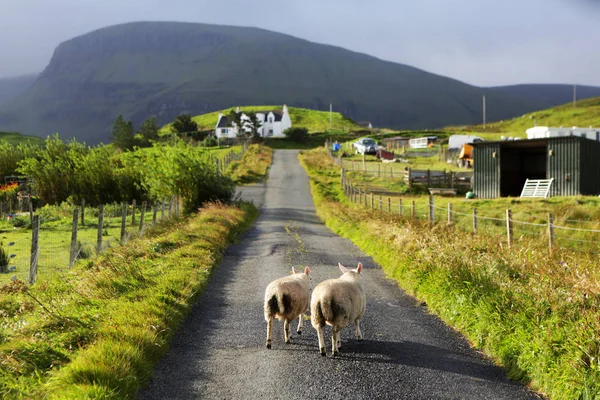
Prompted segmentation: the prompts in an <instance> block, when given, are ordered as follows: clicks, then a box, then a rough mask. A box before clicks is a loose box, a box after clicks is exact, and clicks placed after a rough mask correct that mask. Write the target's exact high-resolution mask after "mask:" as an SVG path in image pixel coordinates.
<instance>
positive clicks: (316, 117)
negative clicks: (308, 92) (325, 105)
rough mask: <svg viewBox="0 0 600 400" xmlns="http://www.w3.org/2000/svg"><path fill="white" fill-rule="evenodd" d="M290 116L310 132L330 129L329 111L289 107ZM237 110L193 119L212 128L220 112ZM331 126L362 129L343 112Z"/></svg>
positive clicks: (166, 129) (202, 126)
mask: <svg viewBox="0 0 600 400" xmlns="http://www.w3.org/2000/svg"><path fill="white" fill-rule="evenodd" d="M240 109H241V110H242V111H243V112H250V111H254V112H258V111H266V110H281V109H282V107H281V106H245V107H240ZM288 109H289V112H290V117H291V119H292V126H294V127H304V128H306V129H308V130H309V132H323V131H326V130H329V127H330V124H329V112H327V111H316V110H309V109H306V108H298V107H288ZM232 110H235V107H234V108H230V109H226V110H221V111H215V112H212V113H208V114H202V115H197V116H195V117H193V118H192V119H193V120H194V121H195V122H196V123H197V124H198V129H199V130H210V129H214V128H215V126H216V125H217V121H218V119H219V113H221V112H222V113H223V114H224V115H227V114H229V112H230V111H232ZM331 117H332V118H331V122H332V124H331V128H332V129H334V130H344V131H348V130H351V129H360V126H358V125H356V124H355V123H354V121H352V120H350V119H348V118H346V117H344V116H343V115H342V114H340V113H337V112H334V113H332V116H331ZM170 127H171V124H167V125H165V126H163V127H162V128H161V129H160V132H161V133H166V132H169V131H170Z"/></svg>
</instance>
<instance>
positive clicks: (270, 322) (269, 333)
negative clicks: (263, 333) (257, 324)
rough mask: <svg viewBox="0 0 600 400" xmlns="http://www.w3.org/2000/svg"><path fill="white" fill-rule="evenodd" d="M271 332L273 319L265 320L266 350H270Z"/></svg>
mask: <svg viewBox="0 0 600 400" xmlns="http://www.w3.org/2000/svg"><path fill="white" fill-rule="evenodd" d="M272 330H273V318H269V319H268V320H267V349H270V348H271V331H272Z"/></svg>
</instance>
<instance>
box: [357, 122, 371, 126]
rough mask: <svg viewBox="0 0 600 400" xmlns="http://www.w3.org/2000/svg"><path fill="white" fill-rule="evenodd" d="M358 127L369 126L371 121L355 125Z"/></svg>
mask: <svg viewBox="0 0 600 400" xmlns="http://www.w3.org/2000/svg"><path fill="white" fill-rule="evenodd" d="M356 124H357V125H359V126H369V125H371V121H361V122H357V123H356Z"/></svg>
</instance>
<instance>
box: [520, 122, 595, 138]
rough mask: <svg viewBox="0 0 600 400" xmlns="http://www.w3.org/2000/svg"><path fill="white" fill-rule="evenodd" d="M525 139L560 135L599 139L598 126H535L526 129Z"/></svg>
mask: <svg viewBox="0 0 600 400" xmlns="http://www.w3.org/2000/svg"><path fill="white" fill-rule="evenodd" d="M526 132H527V139H540V138H553V137H561V136H579V137H582V138H587V139H592V140H597V141H600V128H592V127H591V126H590V127H589V128H578V127H576V126H574V127H572V128H564V127H562V126H561V127H560V128H550V127H547V126H536V127H533V128H529V129H527V131H526Z"/></svg>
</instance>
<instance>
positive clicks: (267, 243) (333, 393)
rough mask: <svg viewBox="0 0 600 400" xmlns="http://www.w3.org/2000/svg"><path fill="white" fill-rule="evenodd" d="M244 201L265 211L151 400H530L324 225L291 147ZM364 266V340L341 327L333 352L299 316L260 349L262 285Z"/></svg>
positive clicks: (165, 363) (190, 324)
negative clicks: (288, 337) (293, 273)
mask: <svg viewBox="0 0 600 400" xmlns="http://www.w3.org/2000/svg"><path fill="white" fill-rule="evenodd" d="M243 196H244V198H246V199H251V200H252V201H254V203H255V204H256V205H257V206H259V207H260V209H261V215H260V217H259V218H258V220H257V222H256V224H255V225H254V226H253V227H252V228H251V229H250V230H249V231H248V232H247V233H246V234H245V235H244V236H243V238H242V239H241V240H240V242H239V243H237V244H234V245H232V246H231V247H230V248H229V249H228V251H227V253H226V255H225V257H224V259H223V261H222V263H221V265H220V266H219V268H218V270H217V271H216V272H215V274H214V275H213V277H212V279H211V282H210V283H209V285H208V286H207V289H206V291H205V293H204V294H203V295H202V296H201V297H200V299H199V302H198V304H197V305H196V306H195V307H194V308H193V310H192V312H191V314H190V316H189V317H188V318H187V320H186V321H185V323H184V325H183V326H182V328H181V330H180V331H179V332H177V334H176V335H175V336H174V339H173V343H172V347H171V349H170V351H169V353H168V354H167V355H166V356H165V357H164V359H162V360H161V361H160V362H159V364H158V365H157V367H156V369H155V371H154V377H153V379H152V381H151V383H150V385H149V386H148V387H146V388H144V389H143V390H142V391H140V394H139V397H140V398H141V399H146V400H154V399H156V400H159V399H160V400H166V399H180V400H181V399H200V398H202V399H303V400H305V399H312V398H318V399H511V400H514V399H532V398H538V397H537V396H536V395H534V394H533V393H531V392H529V391H528V390H527V389H525V388H524V387H523V386H522V385H520V384H517V383H514V382H511V381H510V380H508V379H507V378H506V375H505V373H504V371H503V370H502V369H501V368H499V367H496V366H494V365H493V364H492V363H491V362H490V361H488V360H486V359H485V358H484V357H483V356H481V354H479V353H478V352H476V351H474V350H473V349H471V348H470V347H469V345H468V343H467V341H466V340H465V339H464V338H462V337H461V336H460V335H458V334H456V333H455V332H454V331H453V330H451V329H450V328H448V327H446V326H445V325H444V324H443V323H442V322H441V321H440V320H439V319H438V318H437V317H435V316H433V315H431V314H429V313H428V310H427V308H426V307H424V306H422V305H421V304H419V303H418V302H417V301H416V300H415V299H414V298H412V297H409V296H407V295H406V294H405V293H404V291H402V290H401V289H400V288H398V286H397V285H396V283H395V282H393V281H391V280H388V279H386V278H385V276H384V274H383V272H382V271H381V269H380V268H379V267H378V266H377V265H376V264H375V263H374V262H373V260H372V259H371V258H370V257H367V256H366V255H365V254H363V253H362V252H361V251H360V250H359V249H358V248H357V247H356V246H354V244H353V243H352V242H350V241H349V240H346V239H343V238H341V237H339V236H337V235H335V234H333V233H332V232H331V231H329V230H328V229H327V228H326V227H325V226H324V225H323V223H322V222H321V221H320V220H319V218H318V217H317V215H316V213H315V207H314V204H313V201H312V197H311V194H310V187H309V181H308V177H307V175H306V173H305V171H304V170H303V169H302V167H301V166H300V164H299V162H298V152H297V151H292V150H278V151H276V152H275V154H274V160H273V165H272V167H271V171H270V176H269V179H268V181H267V183H264V184H260V185H256V186H253V187H246V188H244V189H243ZM359 261H360V262H362V263H363V265H364V267H365V269H364V272H363V288H364V289H365V291H366V293H367V311H366V314H365V317H364V319H363V320H362V321H361V329H362V333H363V336H364V340H363V341H361V342H358V341H356V340H355V339H354V328H353V326H352V325H351V326H349V327H347V328H345V329H344V331H342V341H343V345H342V348H341V354H340V356H339V357H335V358H334V357H332V356H331V328H327V330H326V349H327V357H322V356H321V355H320V354H319V351H318V340H317V335H316V331H315V330H314V328H313V327H312V326H311V324H310V321H305V324H304V332H303V334H302V335H301V336H299V335H297V334H296V333H295V331H296V327H297V321H295V322H294V323H293V325H292V332H293V334H292V344H288V345H286V344H285V343H284V340H283V324H282V323H281V322H280V321H276V322H275V324H274V330H273V348H272V349H271V350H268V349H267V348H266V346H265V339H266V323H265V321H264V316H263V297H264V290H265V288H266V287H267V285H268V284H269V282H271V281H272V280H273V279H276V278H279V277H282V276H284V275H286V274H288V273H289V272H290V270H291V267H292V266H296V267H303V266H309V267H310V269H311V274H310V275H311V277H312V280H311V287H312V288H314V286H315V285H316V284H317V283H318V282H320V281H322V280H324V279H328V278H335V277H338V276H340V272H339V269H338V267H337V263H338V262H341V263H342V264H343V265H345V266H346V267H351V268H354V267H356V264H357V263H358V262H359Z"/></svg>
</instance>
